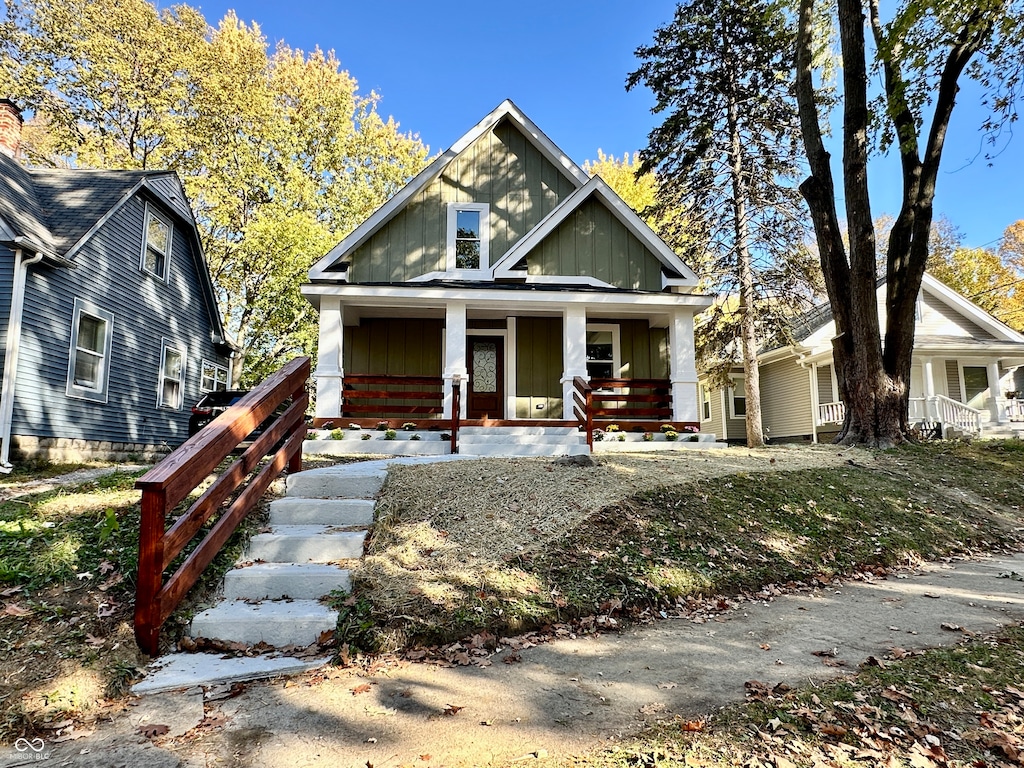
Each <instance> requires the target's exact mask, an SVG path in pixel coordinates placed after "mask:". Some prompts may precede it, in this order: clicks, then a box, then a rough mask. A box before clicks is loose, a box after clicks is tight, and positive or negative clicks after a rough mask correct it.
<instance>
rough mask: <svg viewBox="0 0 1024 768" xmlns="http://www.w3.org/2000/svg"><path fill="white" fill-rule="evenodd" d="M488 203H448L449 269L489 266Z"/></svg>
mask: <svg viewBox="0 0 1024 768" xmlns="http://www.w3.org/2000/svg"><path fill="white" fill-rule="evenodd" d="M489 213H490V206H488V205H487V203H449V205H448V269H449V270H456V271H461V270H467V271H479V270H484V269H487V268H488V267H489V266H490V261H489V253H488V251H489V249H488V245H489V235H488V233H489V224H488V216H489Z"/></svg>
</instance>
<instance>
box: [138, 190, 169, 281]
mask: <svg viewBox="0 0 1024 768" xmlns="http://www.w3.org/2000/svg"><path fill="white" fill-rule="evenodd" d="M144 234H145V237H144V239H143V244H142V265H141V266H142V271H143V272H148V273H149V274H151V275H153V276H154V277H159V278H160V279H161V280H166V279H167V264H168V262H169V261H170V255H171V223H170V222H169V221H167V220H166V219H165V218H164V217H163V216H161V215H160V214H158V213H157V212H156V211H154V210H153V209H152V208H150V207H149V206H148V205H147V206H146V224H145V233H144Z"/></svg>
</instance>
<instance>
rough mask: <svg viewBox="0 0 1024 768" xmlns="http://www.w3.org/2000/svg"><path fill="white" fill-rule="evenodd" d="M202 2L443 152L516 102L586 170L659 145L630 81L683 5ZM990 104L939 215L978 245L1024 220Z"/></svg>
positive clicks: (950, 169)
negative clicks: (989, 130)
mask: <svg viewBox="0 0 1024 768" xmlns="http://www.w3.org/2000/svg"><path fill="white" fill-rule="evenodd" d="M193 4H196V5H198V6H199V7H200V8H201V10H202V11H203V14H204V15H205V16H206V19H207V21H209V22H210V23H211V24H216V23H217V22H218V21H219V20H220V19H221V18H222V17H223V16H224V14H225V12H226V11H227V10H228V9H234V10H235V12H236V13H237V14H238V16H239V17H240V18H241V19H242V20H244V21H246V22H249V21H256V22H258V23H259V25H260V27H261V29H262V31H263V33H264V35H266V37H267V38H268V40H269V41H270V43H271V45H274V44H275V43H276V42H277V41H278V40H284V41H285V42H286V43H287V44H288V45H290V46H292V47H294V48H301V49H303V50H312V49H313V48H314V47H315V46H319V47H320V48H322V49H325V50H331V49H333V50H334V51H335V53H336V55H337V56H338V59H339V60H340V61H341V64H342V66H343V67H344V68H345V69H346V70H348V72H349V73H350V74H351V75H352V76H353V77H355V78H356V79H357V80H358V81H359V86H360V90H361V91H362V92H364V93H365V92H368V91H370V90H373V91H376V92H377V93H378V94H379V95H380V96H381V102H380V111H381V112H382V113H383V114H384V115H393V116H394V118H395V119H396V120H397V121H398V122H399V123H400V124H401V126H402V129H403V130H409V131H413V132H415V133H418V134H419V136H420V138H421V139H422V140H423V141H424V143H426V144H428V145H429V146H430V150H431V153H436V152H438V151H441V150H443V149H446V148H447V147H448V146H449V145H451V144H453V143H454V142H455V141H456V140H457V139H458V138H459V137H460V136H461V135H462V134H463V133H465V132H466V131H467V130H469V128H471V127H472V126H473V125H475V124H476V123H477V122H478V121H479V120H480V118H482V117H483V116H484V115H486V114H487V113H488V112H490V111H491V110H492V109H493V108H494V107H496V106H497V105H498V104H499V103H501V101H502V100H503V99H506V98H510V99H512V100H513V101H514V102H516V104H518V105H519V107H520V108H521V109H523V111H525V112H526V114H527V115H529V116H530V118H531V119H533V121H534V122H536V123H537V125H539V126H540V128H541V130H543V131H544V132H545V133H546V134H547V135H548V136H549V137H550V138H551V139H552V140H553V141H554V142H555V143H556V144H557V145H558V146H559V147H561V148H562V150H563V151H564V152H565V153H566V154H568V155H569V156H570V157H571V158H572V159H573V160H575V161H576V162H577V163H579V164H581V165H582V163H583V161H584V160H587V159H595V158H596V157H597V150H598V148H600V149H603V150H604V151H605V153H609V154H614V155H615V156H617V157H621V156H622V155H623V154H624V153H627V152H628V153H632V152H634V151H636V150H638V149H640V148H641V147H643V146H644V145H645V144H646V141H647V133H648V132H649V131H650V129H651V128H652V127H653V126H654V125H655V124H656V121H657V119H656V117H655V116H653V115H652V114H651V112H650V108H651V106H652V104H653V97H652V96H651V95H650V93H648V92H647V91H645V90H643V89H641V88H638V89H636V90H634V91H633V92H631V93H626V90H625V80H626V76H627V74H628V73H629V72H630V71H632V70H633V69H635V67H636V59H635V57H634V55H633V52H634V50H635V49H636V48H637V46H639V45H644V44H646V43H648V42H650V40H651V38H652V36H653V32H654V30H655V28H656V27H658V26H660V25H662V24H664V23H666V22H667V21H669V20H670V18H671V15H672V11H673V9H674V7H675V4H674V3H672V2H667V1H666V0H656V1H655V0H586V1H584V0H518V1H517V2H515V3H501V4H499V3H489V2H465V1H464V0H433V1H430V0H421V1H417V0H391V2H387V3H384V2H376V3H368V2H350V1H349V0H335V2H313V1H312V0H289V1H288V2H281V0H214V1H212V2H199V3H193ZM460 40H461V41H462V42H460ZM976 104H977V96H976V94H972V93H970V91H969V89H966V88H965V93H963V94H962V96H961V103H960V104H958V106H957V111H956V112H955V114H954V123H953V126H952V129H951V131H950V134H949V137H948V139H947V145H946V152H945V154H944V156H943V169H942V170H941V171H940V178H939V182H938V193H937V197H936V210H937V213H941V214H945V215H946V216H948V217H949V218H950V219H951V220H952V221H953V223H954V224H956V225H957V226H958V227H959V228H960V229H961V230H962V231H963V233H964V235H965V241H966V243H967V244H968V245H971V246H982V245H992V246H994V245H996V244H997V243H995V242H994V241H997V240H998V238H999V237H1000V236H1001V235H1002V232H1003V229H1004V228H1005V227H1006V226H1007V225H1008V224H1010V223H1012V222H1013V221H1016V220H1018V219H1021V218H1024V137H1018V138H1016V139H1014V140H1012V141H1010V142H1009V145H1008V146H1007V147H1006V148H1005V149H1004V150H1003V152H1002V154H1001V155H1000V156H999V157H998V158H996V160H995V164H994V166H993V167H989V166H988V165H987V163H986V162H985V160H984V157H983V156H982V153H983V150H984V147H983V145H982V140H981V135H980V134H979V133H978V131H977V125H978V124H979V122H980V116H979V114H978V113H977V111H976V109H975V105H976ZM836 124H837V125H838V122H837V123H836ZM836 154H837V155H838V151H837V152H836ZM871 174H872V178H871V183H872V213H873V214H874V215H875V216H878V215H880V214H882V213H886V212H888V213H893V214H894V213H896V211H897V210H898V207H899V162H898V160H897V159H896V158H890V159H883V160H880V161H876V162H875V163H874V164H873V166H872V168H871ZM840 215H842V213H841V212H840Z"/></svg>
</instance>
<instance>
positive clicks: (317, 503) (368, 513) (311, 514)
mask: <svg viewBox="0 0 1024 768" xmlns="http://www.w3.org/2000/svg"><path fill="white" fill-rule="evenodd" d="M373 507H374V502H373V500H372V499H303V498H299V497H297V496H295V497H285V498H283V499H277V500H275V501H272V502H270V524H271V525H339V526H350V525H363V526H369V525H372V524H373Z"/></svg>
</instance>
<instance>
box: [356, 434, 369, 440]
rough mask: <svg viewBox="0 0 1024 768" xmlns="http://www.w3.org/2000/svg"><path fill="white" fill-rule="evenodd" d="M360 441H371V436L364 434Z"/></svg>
mask: <svg viewBox="0 0 1024 768" xmlns="http://www.w3.org/2000/svg"><path fill="white" fill-rule="evenodd" d="M359 439H360V440H369V439H370V435H369V434H363V435H361V436H360V438H359Z"/></svg>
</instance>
